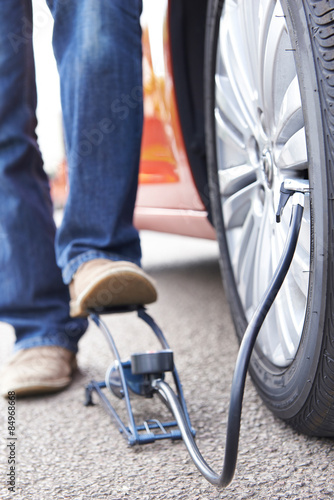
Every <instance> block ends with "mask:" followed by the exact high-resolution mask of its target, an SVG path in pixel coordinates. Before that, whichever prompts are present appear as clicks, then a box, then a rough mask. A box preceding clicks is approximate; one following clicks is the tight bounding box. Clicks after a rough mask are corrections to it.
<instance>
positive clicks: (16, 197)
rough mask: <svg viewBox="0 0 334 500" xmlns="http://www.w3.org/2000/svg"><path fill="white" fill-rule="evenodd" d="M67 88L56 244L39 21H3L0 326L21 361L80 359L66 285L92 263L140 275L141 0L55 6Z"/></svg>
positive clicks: (13, 7)
mask: <svg viewBox="0 0 334 500" xmlns="http://www.w3.org/2000/svg"><path fill="white" fill-rule="evenodd" d="M48 4H49V7H50V10H51V12H52V15H53V17H54V21H55V24H54V35H53V45H54V52H55V56H56V60H57V65H58V70H59V74H60V81H61V99H62V109H63V120H64V134H65V143H66V151H67V159H68V169H69V184H70V191H69V197H68V202H67V204H66V208H65V212H64V218H63V223H62V225H61V227H60V229H59V230H58V231H57V232H56V228H55V225H54V222H53V217H52V202H51V199H50V190H49V184H48V179H47V176H46V174H45V173H44V170H43V161H42V158H41V154H40V151H39V149H38V145H37V141H36V139H37V138H36V134H35V128H36V116H35V111H36V86H35V70H34V59H33V51H32V36H31V26H32V24H31V23H32V9H31V3H30V1H28V0H2V2H1V16H0V278H1V279H0V320H1V321H5V322H7V323H10V324H11V325H12V326H13V327H14V329H15V333H16V343H15V350H18V349H23V348H29V347H33V346H41V345H59V346H62V347H66V348H68V349H70V350H72V351H74V352H76V351H77V343H78V341H79V339H80V337H81V336H82V335H83V333H84V332H85V330H86V328H87V320H86V319H82V318H80V319H72V318H70V317H69V293H68V286H67V285H68V284H69V283H70V281H71V279H72V276H73V274H74V273H75V271H76V270H77V269H78V267H79V266H80V265H81V264H82V263H84V262H86V261H88V260H91V259H94V258H99V257H103V258H108V259H111V260H129V261H132V262H135V263H137V264H140V259H141V250H140V241H139V236H138V232H137V231H136V229H135V228H134V227H133V224H132V216H133V209H134V204H135V197H136V190H137V178H138V165H139V155H140V142H141V132H142V120H143V112H142V69H141V64H142V54H141V28H140V24H139V16H140V13H141V0H131V1H130V0H128V1H127V2H123V1H122V0H98V1H96V0H48Z"/></svg>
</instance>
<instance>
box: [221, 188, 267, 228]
mask: <svg viewBox="0 0 334 500" xmlns="http://www.w3.org/2000/svg"><path fill="white" fill-rule="evenodd" d="M259 188H260V183H259V181H256V182H253V183H252V184H250V185H249V186H246V187H245V188H243V189H240V191H238V192H237V193H235V194H234V195H232V196H230V197H229V198H227V200H226V202H225V203H224V223H225V227H226V229H227V230H228V229H232V228H234V227H239V228H240V227H242V226H243V224H244V222H245V219H246V217H247V214H248V212H249V210H250V208H251V205H252V201H253V199H254V197H257V193H258V190H259Z"/></svg>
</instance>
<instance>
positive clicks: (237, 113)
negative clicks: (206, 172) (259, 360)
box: [215, 0, 310, 367]
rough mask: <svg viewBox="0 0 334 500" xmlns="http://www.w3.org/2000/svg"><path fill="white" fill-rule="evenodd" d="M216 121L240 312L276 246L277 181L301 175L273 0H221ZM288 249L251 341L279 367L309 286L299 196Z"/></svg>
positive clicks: (289, 76) (294, 96)
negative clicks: (293, 244)
mask: <svg viewBox="0 0 334 500" xmlns="http://www.w3.org/2000/svg"><path fill="white" fill-rule="evenodd" d="M215 96H216V103H215V125H216V145H217V162H218V169H219V171H218V174H219V187H220V193H221V201H222V211H223V219H224V225H225V233H226V239H227V246H228V250H229V255H230V261H231V266H232V270H233V274H234V279H235V284H236V288H237V291H238V294H239V297H240V301H241V304H242V307H243V310H244V314H245V317H246V319H247V320H250V318H251V316H252V314H253V312H254V311H255V308H256V306H257V305H258V303H259V301H260V299H261V297H262V295H263V293H264V291H265V289H266V287H267V285H268V283H269V281H270V278H271V277H272V275H273V273H274V270H275V268H276V266H277V264H278V261H279V257H280V255H281V253H282V249H283V246H284V242H285V240H286V235H287V231H288V226H289V221H290V213H291V207H290V203H288V205H287V207H286V209H285V211H284V213H283V218H282V222H281V223H280V224H277V223H276V219H275V212H276V209H277V206H278V199H279V190H280V185H281V183H282V182H283V180H284V179H286V178H303V179H304V178H307V177H308V158H307V147H306V135H305V125H304V120H303V109H302V101H301V94H300V88H299V82H298V78H297V72H296V65H295V58H294V50H293V48H292V46H291V41H290V38H289V35H288V30H287V26H286V22H285V17H284V13H283V11H282V7H281V5H280V3H279V2H275V1H273V0H257V1H252V2H249V1H248V0H245V1H238V0H226V1H225V5H224V8H223V12H222V16H221V20H220V29H219V37H218V46H217V60H216V75H215ZM305 201H306V203H305V210H304V217H303V222H302V227H301V232H300V237H299V242H298V245H297V249H296V253H295V257H294V260H293V263H292V265H291V268H290V271H289V273H288V276H287V278H286V280H285V282H284V284H283V286H282V289H281V291H280V292H279V294H278V297H277V299H276V301H275V303H274V305H273V307H272V308H271V310H270V311H269V313H268V316H267V319H266V321H265V323H264V325H263V327H262V329H261V332H260V334H259V337H258V341H257V348H258V349H260V350H261V352H262V353H263V354H264V356H265V357H266V358H267V359H268V360H269V361H270V362H271V363H272V364H274V365H276V366H278V367H286V366H289V364H290V363H291V362H292V360H293V359H294V357H295V355H296V352H297V349H298V346H299V343H300V339H301V335H302V331H303V325H304V319H305V312H306V304H307V297H308V290H309V267H310V207H309V199H308V197H306V200H305Z"/></svg>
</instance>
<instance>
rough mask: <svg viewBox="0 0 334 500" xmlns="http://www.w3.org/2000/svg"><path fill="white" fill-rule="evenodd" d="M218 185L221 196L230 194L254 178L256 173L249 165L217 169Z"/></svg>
mask: <svg viewBox="0 0 334 500" xmlns="http://www.w3.org/2000/svg"><path fill="white" fill-rule="evenodd" d="M218 174H219V186H220V194H221V195H222V196H231V195H232V194H235V193H237V192H238V191H240V190H241V189H243V188H244V187H246V186H248V185H249V184H252V183H253V182H254V181H255V180H256V173H255V170H254V168H253V167H251V166H249V165H238V166H236V167H231V168H226V169H222V170H219V173H218Z"/></svg>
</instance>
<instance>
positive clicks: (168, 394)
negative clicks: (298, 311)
mask: <svg viewBox="0 0 334 500" xmlns="http://www.w3.org/2000/svg"><path fill="white" fill-rule="evenodd" d="M302 216H303V206H301V205H300V204H296V205H293V206H292V214H291V222H290V227H289V231H288V236H287V240H286V243H285V246H284V250H283V253H282V256H281V258H280V261H279V263H278V266H277V268H276V271H275V274H274V276H273V278H272V279H271V282H270V284H269V286H268V288H267V290H266V292H265V294H264V295H263V297H262V299H261V302H260V304H259V306H258V307H257V309H256V311H255V313H254V315H253V317H252V319H251V321H250V323H249V324H248V327H247V329H246V331H245V334H244V336H243V339H242V342H241V345H240V349H239V353H238V358H237V362H236V365H235V370H234V375H233V381H232V387H231V397H230V409H229V415H228V423H227V431H226V444H225V458H224V466H223V470H222V473H221V474H220V475H219V474H216V473H215V472H214V471H213V470H212V469H211V467H210V466H209V465H208V464H207V463H206V462H205V460H204V458H203V457H202V455H201V453H200V451H199V449H198V447H197V445H196V443H195V440H194V438H193V436H192V434H191V432H190V430H189V428H188V425H187V422H186V420H185V417H184V414H183V411H182V408H181V405H180V403H179V401H178V398H177V397H176V395H175V394H174V392H173V391H172V389H171V388H170V387H169V385H168V384H167V383H166V382H164V381H162V380H160V379H159V380H156V381H154V382H153V384H154V387H155V389H156V390H157V391H158V392H159V393H160V394H161V395H162V396H164V397H165V398H166V399H167V401H168V402H169V404H170V407H171V409H172V411H173V413H174V416H175V419H176V421H177V423H178V425H179V428H180V431H181V434H182V438H183V440H184V442H185V445H186V447H187V449H188V452H189V454H190V456H191V458H192V459H193V461H194V463H195V465H196V467H197V468H198V470H199V471H200V472H201V474H203V476H204V477H205V478H206V479H207V480H208V481H209V482H210V483H211V484H213V485H215V486H217V487H220V488H224V487H226V486H228V485H229V484H230V482H231V481H232V479H233V476H234V472H235V468H236V464H237V456H238V446H239V435H240V423H241V410H242V401H243V395H244V389H245V383H246V376H247V370H248V365H249V361H250V358H251V355H252V351H253V348H254V345H255V341H256V338H257V336H258V333H259V331H260V329H261V326H262V324H263V322H264V320H265V317H266V316H267V313H268V311H269V309H270V307H271V305H272V303H273V302H274V300H275V298H276V295H277V293H278V291H279V289H280V288H281V286H282V283H283V281H284V279H285V277H286V275H287V272H288V270H289V267H290V264H291V262H292V259H293V256H294V252H295V248H296V245H297V241H298V235H299V230H300V226H301V221H302Z"/></svg>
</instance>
